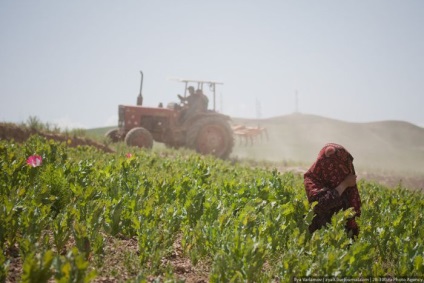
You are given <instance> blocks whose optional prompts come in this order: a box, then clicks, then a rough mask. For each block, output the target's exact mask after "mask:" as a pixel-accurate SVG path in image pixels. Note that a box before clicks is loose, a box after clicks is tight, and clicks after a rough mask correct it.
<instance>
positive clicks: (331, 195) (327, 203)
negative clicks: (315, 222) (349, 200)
mask: <svg viewBox="0 0 424 283" xmlns="http://www.w3.org/2000/svg"><path fill="white" fill-rule="evenodd" d="M304 184H305V189H306V195H307V197H308V200H309V202H310V203H312V202H315V201H317V202H318V204H317V205H316V206H315V208H314V211H315V213H320V214H322V213H327V212H329V211H330V210H332V209H333V208H335V207H338V206H341V205H342V199H341V197H340V195H339V193H338V192H337V191H336V190H335V189H334V188H325V186H324V185H323V184H322V183H321V182H319V181H317V180H316V179H315V178H314V177H312V176H310V175H309V174H305V175H304Z"/></svg>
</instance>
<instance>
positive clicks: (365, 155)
mask: <svg viewBox="0 0 424 283" xmlns="http://www.w3.org/2000/svg"><path fill="white" fill-rule="evenodd" d="M233 123H234V124H238V125H247V126H252V127H257V126H258V125H259V126H261V127H264V128H266V129H267V131H268V135H269V140H267V139H266V138H264V136H262V139H261V137H260V136H257V137H256V138H254V140H253V143H252V144H251V143H250V140H245V139H240V138H237V137H236V140H235V148H234V151H233V156H235V157H238V158H247V159H253V160H257V161H271V162H277V163H282V164H286V165H287V166H300V167H302V168H308V167H309V166H310V165H311V164H312V163H313V162H314V161H315V159H316V157H317V155H318V152H319V151H320V149H321V148H322V147H323V146H324V145H325V144H326V143H329V142H332V143H338V144H341V145H343V146H344V147H345V148H346V149H347V150H348V151H349V152H350V153H351V154H352V156H353V157H354V165H355V168H356V169H357V171H360V172H363V173H364V174H374V173H384V174H386V175H390V174H393V175H408V176H409V175H411V176H421V177H424V129H423V128H420V127H418V126H415V125H413V124H410V123H406V122H399V121H384V122H374V123H349V122H343V121H339V120H333V119H328V118H324V117H320V116H314V115H304V114H292V115H287V116H280V117H274V118H270V119H262V120H252V119H250V120H249V119H240V118H233Z"/></svg>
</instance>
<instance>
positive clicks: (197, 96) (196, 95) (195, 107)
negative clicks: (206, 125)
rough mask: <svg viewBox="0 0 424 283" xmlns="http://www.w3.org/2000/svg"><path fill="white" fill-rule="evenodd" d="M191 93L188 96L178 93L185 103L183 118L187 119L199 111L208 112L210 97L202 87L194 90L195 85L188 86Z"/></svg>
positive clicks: (183, 119)
mask: <svg viewBox="0 0 424 283" xmlns="http://www.w3.org/2000/svg"><path fill="white" fill-rule="evenodd" d="M187 89H188V92H189V95H188V96H187V97H182V96H181V95H178V97H179V98H180V100H181V102H182V103H183V104H184V105H185V107H184V108H183V112H182V114H181V120H182V121H183V122H184V121H187V120H188V119H189V118H191V117H193V116H194V115H196V114H197V113H202V112H206V111H207V110H208V104H209V99H208V97H207V96H206V95H205V94H204V93H203V91H202V90H201V89H197V90H196V91H194V87H192V86H189V87H188V88H187Z"/></svg>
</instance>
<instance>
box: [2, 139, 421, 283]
mask: <svg viewBox="0 0 424 283" xmlns="http://www.w3.org/2000/svg"><path fill="white" fill-rule="evenodd" d="M0 172H1V173H0V248H1V253H0V282H290V281H294V279H295V278H300V277H305V276H308V277H309V276H314V277H322V276H327V277H331V278H343V277H349V278H360V279H361V278H362V279H364V280H372V278H377V277H389V278H405V277H408V278H423V276H424V195H423V194H422V193H421V192H414V191H411V190H408V189H407V188H402V187H401V186H399V187H396V188H387V187H385V186H382V185H379V184H378V183H371V182H366V181H360V182H359V183H358V189H359V191H360V195H361V199H362V216H361V217H360V218H359V219H358V224H359V227H360V229H361V231H360V234H359V237H358V238H357V239H356V240H355V241H353V240H351V239H350V238H349V237H348V236H347V235H346V233H345V231H344V224H345V221H346V219H347V218H348V217H349V216H350V215H352V212H351V211H349V210H347V211H341V212H339V213H338V214H336V215H335V216H334V217H333V221H332V223H331V224H329V225H328V227H326V228H325V229H322V230H319V231H317V232H315V233H314V234H313V235H311V234H310V233H309V232H308V225H309V223H310V222H311V219H312V217H313V212H312V208H311V207H310V205H309V203H308V202H307V199H306V195H305V191H304V187H303V177H302V176H301V175H300V174H294V173H284V174H282V173H279V172H278V171H277V170H270V169H261V168H251V167H248V166H243V165H241V164H239V163H236V162H231V161H222V160H217V159H214V158H212V157H205V156H199V155H197V154H195V153H186V152H184V153H182V152H180V151H175V152H172V153H169V152H166V153H161V152H154V151H142V150H138V149H135V148H134V149H132V148H126V147H123V148H122V149H120V150H117V151H116V152H115V153H105V152H103V151H100V150H98V149H96V148H93V147H88V146H80V147H76V148H73V147H70V146H68V144H67V143H66V142H56V141H53V140H48V139H46V138H45V137H40V136H32V137H31V138H30V139H28V140H27V141H26V142H24V143H22V144H18V143H15V142H13V141H4V140H0Z"/></svg>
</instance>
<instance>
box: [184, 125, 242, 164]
mask: <svg viewBox="0 0 424 283" xmlns="http://www.w3.org/2000/svg"><path fill="white" fill-rule="evenodd" d="M186 144H187V146H188V147H189V148H192V149H194V150H196V151H197V152H198V153H200V154H204V155H207V154H211V155H214V156H216V157H218V158H222V159H226V158H228V156H230V154H231V151H232V150H233V146H234V137H233V132H232V130H231V128H230V125H229V124H228V123H227V122H226V121H225V120H223V119H221V118H218V119H217V118H216V117H206V118H203V119H200V120H198V121H196V122H195V123H194V124H193V125H192V126H191V127H190V128H189V130H188V132H187V139H186Z"/></svg>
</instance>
